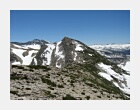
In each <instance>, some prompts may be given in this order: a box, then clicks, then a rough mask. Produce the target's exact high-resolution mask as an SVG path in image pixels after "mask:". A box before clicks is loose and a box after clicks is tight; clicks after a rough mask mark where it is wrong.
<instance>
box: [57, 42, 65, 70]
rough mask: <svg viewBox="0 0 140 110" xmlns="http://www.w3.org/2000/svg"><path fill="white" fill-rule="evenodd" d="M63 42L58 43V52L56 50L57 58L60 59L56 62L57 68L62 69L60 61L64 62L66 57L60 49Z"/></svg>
mask: <svg viewBox="0 0 140 110" xmlns="http://www.w3.org/2000/svg"><path fill="white" fill-rule="evenodd" d="M61 42H62V41H60V42H57V44H56V50H55V56H56V57H57V58H58V59H57V62H56V67H58V68H61V64H58V61H59V60H62V59H63V60H64V58H65V56H64V55H63V51H62V50H61V49H60V44H61Z"/></svg>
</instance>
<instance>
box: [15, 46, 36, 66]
mask: <svg viewBox="0 0 140 110" xmlns="http://www.w3.org/2000/svg"><path fill="white" fill-rule="evenodd" d="M25 51H27V50H23V49H15V48H13V49H12V52H13V53H15V54H16V55H18V56H19V57H20V58H21V59H22V60H23V63H22V65H30V63H31V61H32V59H33V56H32V54H33V53H37V52H38V51H36V50H30V51H29V52H28V55H27V56H23V53H24V52H25Z"/></svg>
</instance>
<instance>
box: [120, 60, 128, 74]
mask: <svg viewBox="0 0 140 110" xmlns="http://www.w3.org/2000/svg"><path fill="white" fill-rule="evenodd" d="M118 66H119V67H121V68H122V69H124V70H126V71H127V72H129V73H130V61H128V62H126V64H119V65H118Z"/></svg>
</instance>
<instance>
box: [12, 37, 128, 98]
mask: <svg viewBox="0 0 140 110" xmlns="http://www.w3.org/2000/svg"><path fill="white" fill-rule="evenodd" d="M10 50H11V51H10V62H11V64H12V65H13V67H15V68H17V67H16V66H14V65H18V66H20V65H21V67H22V66H23V68H28V67H29V66H39V65H40V66H46V67H50V68H57V69H58V70H57V71H55V72H56V73H58V71H59V72H62V73H67V74H68V75H71V74H78V78H77V80H79V81H80V82H81V81H83V78H84V80H85V82H82V83H84V84H86V83H87V82H90V83H91V85H92V86H93V85H98V87H99V88H100V89H99V90H101V89H103V90H102V91H104V92H105V90H106V89H108V90H109V91H110V92H111V91H112V92H111V93H114V92H115V94H117V96H115V97H119V99H127V98H129V94H130V85H129V76H130V71H129V70H128V68H127V69H126V68H125V65H126V64H127V66H128V63H129V58H130V44H122V45H119V44H118V45H116V44H114V45H93V46H87V45H86V44H84V43H82V42H80V41H78V40H75V39H71V38H68V37H64V38H63V39H62V40H61V41H59V42H55V43H50V42H48V41H45V40H38V39H35V40H33V41H29V42H25V43H19V42H11V47H10ZM127 62H128V63H127ZM25 65H26V66H25ZM54 70H55V69H54ZM13 71H14V73H15V70H12V72H13ZM34 71H35V70H34ZM17 72H18V70H17ZM11 74H12V73H11ZM15 74H16V75H17V73H15ZM40 74H41V73H40ZM42 74H43V72H42ZM80 74H81V75H80ZM79 75H80V76H79ZM14 81H15V80H14ZM16 81H17V80H16ZM80 82H77V83H80ZM95 82H96V84H95ZM74 84H76V82H75V81H74ZM91 85H88V86H90V88H91V89H92V87H91ZM99 90H98V91H99ZM77 94H79V93H77ZM12 97H14V96H12ZM104 97H106V96H104ZM106 98H107V97H106ZM91 99H93V97H92V98H91Z"/></svg>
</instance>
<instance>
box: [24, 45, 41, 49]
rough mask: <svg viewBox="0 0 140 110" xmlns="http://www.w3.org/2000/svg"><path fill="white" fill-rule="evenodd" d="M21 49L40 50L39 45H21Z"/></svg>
mask: <svg viewBox="0 0 140 110" xmlns="http://www.w3.org/2000/svg"><path fill="white" fill-rule="evenodd" d="M22 47H23V48H25V49H30V48H32V49H40V48H41V46H40V45H39V44H32V45H23V46H22Z"/></svg>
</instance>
